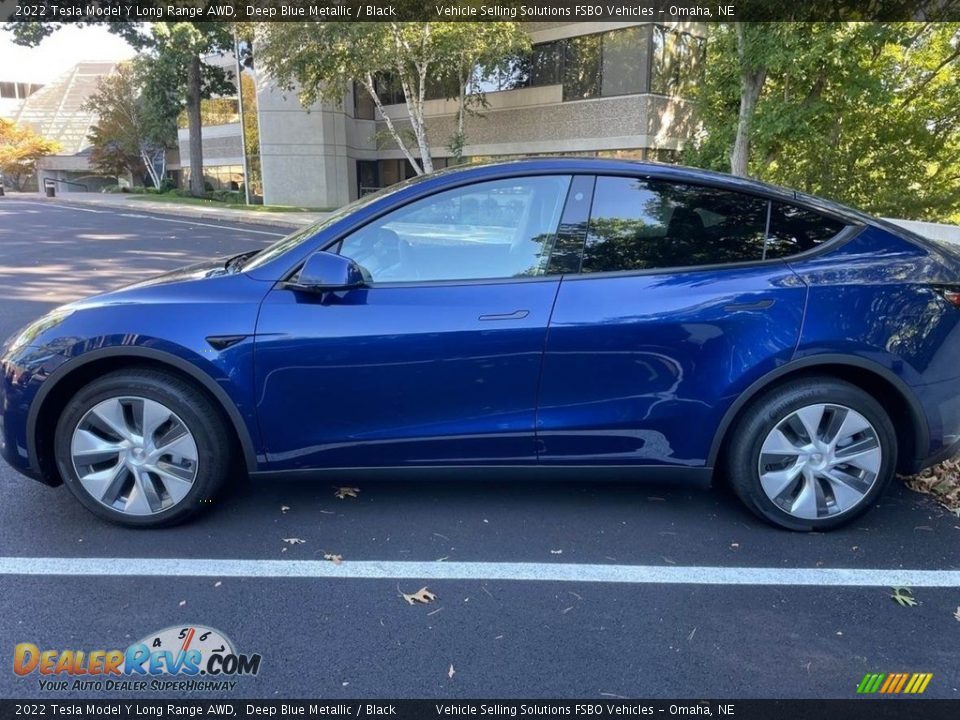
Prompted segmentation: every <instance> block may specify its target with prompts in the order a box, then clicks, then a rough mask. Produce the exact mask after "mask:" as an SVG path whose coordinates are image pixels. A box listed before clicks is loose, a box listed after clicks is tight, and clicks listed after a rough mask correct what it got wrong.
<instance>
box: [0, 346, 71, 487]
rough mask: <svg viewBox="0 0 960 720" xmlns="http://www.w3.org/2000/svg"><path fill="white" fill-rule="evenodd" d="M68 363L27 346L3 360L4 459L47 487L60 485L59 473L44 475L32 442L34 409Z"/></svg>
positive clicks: (0, 420) (0, 442) (0, 453)
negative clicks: (50, 379)
mask: <svg viewBox="0 0 960 720" xmlns="http://www.w3.org/2000/svg"><path fill="white" fill-rule="evenodd" d="M64 362H66V358H65V357H63V356H62V355H58V354H56V353H52V352H51V351H50V350H49V349H45V348H35V347H24V348H19V349H18V350H17V351H16V352H15V353H12V354H8V355H7V356H5V357H3V359H2V360H0V457H3V459H4V460H6V461H7V463H8V464H9V465H10V467H12V468H13V469H14V470H16V471H17V472H19V473H20V474H22V475H25V476H27V477H29V478H31V479H32V480H37V481H39V482H42V483H44V484H46V485H59V484H60V482H59V478H58V477H56V474H55V473H44V472H43V470H42V465H41V463H40V462H39V458H37V457H35V452H34V450H33V445H34V444H33V443H31V442H30V441H29V424H30V421H29V416H30V408H31V406H32V404H33V401H34V399H35V398H36V396H37V393H38V391H39V390H40V386H41V385H42V384H43V382H44V381H45V380H46V379H47V378H48V377H49V375H50V373H52V372H53V371H54V370H55V369H56V368H57V367H59V366H60V365H62V364H63V363H64Z"/></svg>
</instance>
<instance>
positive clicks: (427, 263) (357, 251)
mask: <svg viewBox="0 0 960 720" xmlns="http://www.w3.org/2000/svg"><path fill="white" fill-rule="evenodd" d="M569 185H570V176H569V175H563V176H561V175H549V176H540V177H525V178H516V179H509V180H494V181H490V182H484V183H477V184H474V185H469V186H466V187H461V188H455V189H453V190H447V191H445V192H440V193H437V194H436V195H431V196H430V197H428V198H424V199H423V200H418V201H416V202H413V203H410V204H409V205H406V206H404V207H402V208H400V209H398V210H394V211H393V212H391V213H388V214H387V215H385V216H383V217H382V218H380V219H378V220H375V221H374V222H372V223H370V224H369V225H365V226H364V227H362V228H361V229H360V230H357V231H356V232H355V233H353V234H352V235H349V236H348V237H346V238H345V239H344V240H343V242H342V243H341V246H340V254H341V255H344V256H346V257H350V258H352V259H354V260H356V261H357V263H358V264H360V265H361V266H362V267H364V268H365V269H366V270H367V271H368V272H369V273H370V275H371V277H372V279H373V281H374V282H418V281H430V280H465V279H480V278H511V277H530V276H536V275H543V274H544V272H545V270H546V263H547V259H548V255H549V251H550V248H551V247H552V246H553V241H554V236H555V235H556V232H557V225H558V224H559V222H560V213H561V211H562V210H563V203H564V200H565V199H566V197H567V189H568V187H569Z"/></svg>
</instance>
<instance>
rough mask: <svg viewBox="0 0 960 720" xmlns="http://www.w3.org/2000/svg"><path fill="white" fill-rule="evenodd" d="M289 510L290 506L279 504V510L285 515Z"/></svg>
mask: <svg viewBox="0 0 960 720" xmlns="http://www.w3.org/2000/svg"><path fill="white" fill-rule="evenodd" d="M289 510H290V507H289V506H287V505H281V506H280V512H282V513H283V514H284V515H286V514H287V512H288V511H289Z"/></svg>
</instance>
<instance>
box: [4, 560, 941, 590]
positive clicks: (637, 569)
mask: <svg viewBox="0 0 960 720" xmlns="http://www.w3.org/2000/svg"><path fill="white" fill-rule="evenodd" d="M0 575H59V576H103V577H245V578H246V577H249V578H331V579H408V580H517V581H531V582H577V583H627V584H646V585H661V584H666V585H678V584H684V585H778V586H787V585H810V586H818V587H897V586H901V585H903V586H909V587H948V588H954V587H960V571H958V570H886V569H876V570H873V569H865V568H749V567H683V566H674V565H671V566H660V565H587V564H584V565H581V564H573V563H522V562H503V563H500V562H439V561H435V562H404V561H389V560H386V561H379V560H357V561H344V562H343V563H341V564H340V565H334V564H333V563H331V562H326V561H319V560H231V559H216V558H207V559H196V558H194V559H187V558H183V559H181V558H67V557H36V558H31V557H0Z"/></svg>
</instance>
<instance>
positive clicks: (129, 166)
mask: <svg viewBox="0 0 960 720" xmlns="http://www.w3.org/2000/svg"><path fill="white" fill-rule="evenodd" d="M149 71H150V68H149V63H148V62H145V61H144V59H143V58H142V57H141V58H138V59H137V60H136V61H134V62H130V63H123V64H121V65H119V66H118V67H117V69H116V71H115V72H114V73H112V74H111V75H109V76H107V77H105V78H102V79H101V80H100V82H99V84H98V86H97V90H96V92H95V93H93V94H92V95H91V96H90V97H89V98H88V99H87V102H86V103H85V104H84V109H85V110H86V111H88V112H94V113H96V114H97V116H98V119H97V122H96V123H95V124H94V125H93V126H92V127H91V129H90V134H89V139H90V142H91V145H92V151H91V154H90V163H91V165H92V166H93V167H94V168H96V169H97V170H98V171H100V172H102V173H104V174H106V175H114V176H121V175H126V174H127V173H130V174H132V175H140V174H141V173H142V172H143V169H144V159H143V158H144V153H149V152H151V151H154V149H157V150H160V151H162V150H163V149H165V148H168V147H173V146H174V145H175V144H176V137H177V136H176V127H175V126H174V125H173V124H172V123H171V122H170V116H171V113H172V112H173V111H174V110H175V108H171V107H169V106H164V105H163V103H162V102H160V98H158V97H156V96H154V95H150V94H147V93H145V92H144V86H145V85H146V76H147V74H148V73H149Z"/></svg>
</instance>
